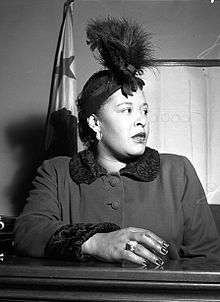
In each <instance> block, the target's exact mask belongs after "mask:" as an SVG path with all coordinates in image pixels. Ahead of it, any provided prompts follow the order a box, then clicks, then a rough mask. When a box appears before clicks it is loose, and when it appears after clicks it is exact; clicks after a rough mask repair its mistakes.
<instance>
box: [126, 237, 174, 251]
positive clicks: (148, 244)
mask: <svg viewBox="0 0 220 302" xmlns="http://www.w3.org/2000/svg"><path fill="white" fill-rule="evenodd" d="M130 237H131V240H135V241H137V242H138V243H139V244H142V245H143V246H144V247H145V248H147V249H150V250H151V251H155V252H158V253H160V254H161V255H167V253H168V250H167V248H166V247H165V246H164V245H163V244H161V243H159V242H158V241H157V240H155V239H154V238H153V237H151V236H150V235H149V234H148V233H147V234H146V233H140V232H133V233H132V235H131V236H130Z"/></svg>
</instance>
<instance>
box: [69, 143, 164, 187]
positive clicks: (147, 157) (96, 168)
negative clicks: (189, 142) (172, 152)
mask: <svg viewBox="0 0 220 302" xmlns="http://www.w3.org/2000/svg"><path fill="white" fill-rule="evenodd" d="M69 168H70V176H71V178H72V179H73V181H74V182H75V183H77V184H80V183H86V184H90V183H92V182H93V181H95V180H96V179H97V178H99V177H101V176H103V175H107V174H108V172H107V171H106V169H105V168H103V167H102V166H101V165H99V163H97V161H96V160H95V157H94V154H93V152H92V151H91V150H90V149H86V150H83V151H81V152H79V153H78V154H76V155H75V156H73V157H72V159H71V160H70V166H69ZM159 170H160V156H159V153H158V152H157V151H156V150H154V149H151V148H148V147H147V148H146V149H145V152H144V154H143V155H142V156H140V157H138V159H136V160H135V161H132V162H130V163H128V164H127V165H126V166H125V167H124V168H123V169H121V170H120V175H126V176H128V177H130V178H134V179H137V180H140V181H146V182H149V181H152V180H154V179H155V178H156V177H157V174H158V172H159Z"/></svg>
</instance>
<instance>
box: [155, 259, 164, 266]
mask: <svg viewBox="0 0 220 302" xmlns="http://www.w3.org/2000/svg"><path fill="white" fill-rule="evenodd" d="M155 263H156V264H157V265H163V264H164V262H163V260H162V259H160V258H158V259H156V261H155Z"/></svg>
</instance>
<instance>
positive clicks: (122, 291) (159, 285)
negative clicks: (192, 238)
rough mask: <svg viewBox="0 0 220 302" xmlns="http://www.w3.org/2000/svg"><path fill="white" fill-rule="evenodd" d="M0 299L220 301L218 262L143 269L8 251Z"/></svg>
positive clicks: (1, 265) (1, 272)
mask: <svg viewBox="0 0 220 302" xmlns="http://www.w3.org/2000/svg"><path fill="white" fill-rule="evenodd" d="M0 301H126V302H129V301H150V302H156V301H200V302H201V301H209V302H210V301H220V262H219V263H217V262H214V261H212V262H210V261H209V262H206V261H204V260H201V259H197V260H195V259H194V260H182V261H172V262H169V263H166V264H165V265H164V267H163V268H160V269H158V268H157V269H154V268H152V269H144V268H141V267H138V266H135V265H132V264H128V263H127V264H126V263H124V264H107V263H101V262H98V261H97V262H89V263H81V264H79V263H72V262H68V261H53V260H46V259H32V258H23V257H16V256H8V257H6V258H5V259H4V260H3V261H1V263H0Z"/></svg>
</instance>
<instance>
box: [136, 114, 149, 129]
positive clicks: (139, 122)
mask: <svg viewBox="0 0 220 302" xmlns="http://www.w3.org/2000/svg"><path fill="white" fill-rule="evenodd" d="M146 123H147V117H146V115H145V114H143V113H142V114H138V116H137V117H136V119H135V126H142V127H145V126H146Z"/></svg>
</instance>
